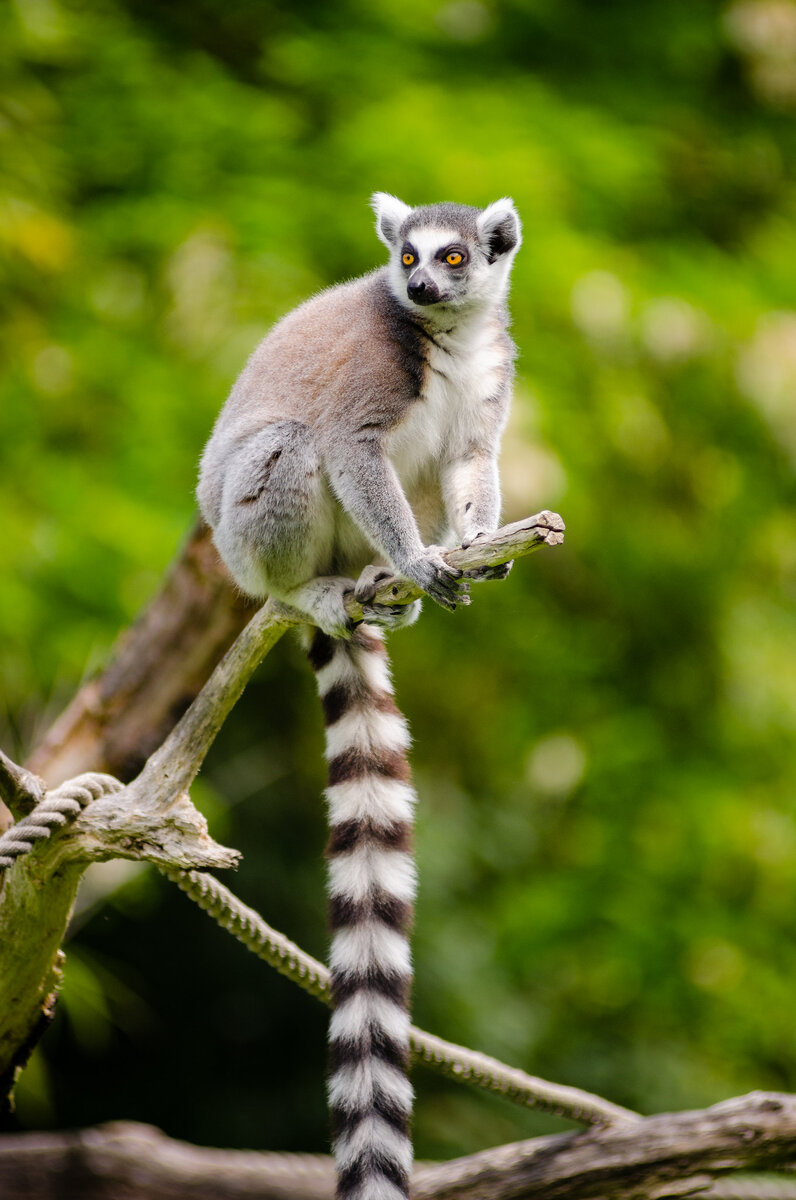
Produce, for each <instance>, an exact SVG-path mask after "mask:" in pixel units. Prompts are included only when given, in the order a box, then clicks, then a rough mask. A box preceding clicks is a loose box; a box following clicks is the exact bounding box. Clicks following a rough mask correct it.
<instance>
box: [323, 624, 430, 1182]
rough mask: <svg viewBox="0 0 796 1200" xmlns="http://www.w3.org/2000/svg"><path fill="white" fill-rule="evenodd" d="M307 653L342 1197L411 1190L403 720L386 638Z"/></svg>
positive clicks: (411, 870)
mask: <svg viewBox="0 0 796 1200" xmlns="http://www.w3.org/2000/svg"><path fill="white" fill-rule="evenodd" d="M310 661H311V662H312V665H313V667H314V668H315V672H316V675H317V678H318V690H319V692H320V695H321V700H322V702H323V709H324V715H325V718H326V758H327V761H328V764H329V786H328V789H327V791H326V799H327V803H328V807H329V825H330V838H329V847H328V857H329V908H330V923H331V928H332V947H331V957H330V967H331V973H332V996H333V1005H334V1012H333V1013H332V1019H331V1024H330V1028H329V1047H330V1076H329V1103H330V1107H331V1112H332V1122H333V1127H334V1132H335V1145H334V1151H335V1159H336V1162H337V1174H338V1183H337V1196H338V1200H405V1198H406V1197H407V1196H408V1195H409V1175H410V1172H411V1168H412V1143H411V1139H410V1135H409V1122H410V1119H411V1114H412V1098H413V1097H412V1088H411V1085H410V1083H409V1080H408V1078H407V1065H408V1055H409V1012H408V1005H409V991H410V986H411V980H412V966H411V959H410V952H409V929H410V926H411V922H412V905H413V901H414V897H415V867H414V860H413V857H412V825H413V816H414V805H415V793H414V790H413V788H412V786H411V783H410V774H409V764H408V761H407V749H408V745H409V732H408V729H407V725H406V721H405V720H404V718H403V716H402V715H401V713H400V712H399V711H398V709H397V708H396V706H395V702H394V701H393V698H392V684H391V680H390V672H389V664H388V661H387V655H386V651H385V649H384V643H383V641H382V639H381V637H380V635H379V633H378V632H377V631H376V630H375V629H373V628H372V627H365V626H362V625H360V626H359V628H358V629H357V630H356V632H355V633H354V635H353V637H352V639H351V641H341V640H338V639H333V638H330V637H327V636H326V634H323V633H320V632H316V634H315V636H314V638H313V642H312V646H311V648H310Z"/></svg>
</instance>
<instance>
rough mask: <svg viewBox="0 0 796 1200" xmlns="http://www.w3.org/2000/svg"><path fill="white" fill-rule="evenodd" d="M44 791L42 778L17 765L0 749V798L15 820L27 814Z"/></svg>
mask: <svg viewBox="0 0 796 1200" xmlns="http://www.w3.org/2000/svg"><path fill="white" fill-rule="evenodd" d="M46 791H47V787H46V784H45V782H44V780H43V779H39V777H38V775H34V774H33V773H32V772H31V771H26V770H25V768H24V767H20V766H17V764H16V763H15V762H12V761H11V759H10V758H9V757H8V755H6V754H4V753H3V751H2V750H0V800H2V801H3V803H4V804H6V805H7V806H8V808H9V809H10V811H11V812H12V814H13V815H14V818H15V819H16V820H17V821H18V820H19V818H20V817H24V816H27V814H28V813H29V812H31V811H32V809H34V808H35V807H36V805H37V804H38V803H39V801H40V800H43V799H44V795H45V792H46Z"/></svg>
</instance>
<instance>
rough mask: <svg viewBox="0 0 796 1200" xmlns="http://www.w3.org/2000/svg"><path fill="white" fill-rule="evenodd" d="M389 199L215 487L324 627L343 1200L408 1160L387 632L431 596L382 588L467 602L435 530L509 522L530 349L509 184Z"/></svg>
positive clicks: (284, 356)
mask: <svg viewBox="0 0 796 1200" xmlns="http://www.w3.org/2000/svg"><path fill="white" fill-rule="evenodd" d="M373 207H374V209H375V212H376V228H377V232H378V235H379V237H380V238H381V240H382V241H383V242H384V244H385V245H386V246H387V248H388V250H389V252H390V259H389V263H388V265H387V266H386V267H383V268H382V269H380V270H377V271H374V272H373V273H372V274H369V275H365V276H364V277H362V278H360V279H354V280H352V281H351V282H350V283H344V284H340V285H339V286H337V287H333V288H330V289H329V290H328V291H325V292H321V293H320V295H318V296H315V297H313V299H311V300H309V301H307V302H306V303H305V304H302V305H301V306H300V307H299V308H297V309H296V310H295V311H293V312H291V313H290V314H288V316H286V317H285V318H284V319H283V320H282V321H280V322H279V324H278V325H276V326H275V328H274V329H273V330H272V331H271V333H270V334H269V335H268V337H266V338H265V340H264V341H263V342H262V343H261V344H260V346H259V347H258V348H257V349H256V350H255V352H254V354H253V355H252V357H251V359H250V360H249V362H248V364H247V366H246V367H245V369H244V371H243V373H242V374H241V376H240V378H239V379H238V381H237V383H236V384H235V386H234V388H233V389H232V393H231V395H230V397H229V399H228V401H227V403H226V406H225V407H224V409H223V411H222V413H221V416H220V417H219V419H218V422H217V424H216V427H215V429H214V431H213V435H212V437H211V438H210V441H209V443H208V445H207V448H206V449H205V452H204V456H203V458H202V464H201V473H200V480H199V488H198V497H199V502H200V505H201V508H202V511H203V513H204V516H205V517H206V519H207V521H208V522H209V524H210V525H211V526H212V528H213V532H214V537H215V542H216V545H217V547H218V549H219V551H220V553H221V557H222V558H223V560H224V561H225V563H226V564H227V566H228V567H229V570H230V571H231V573H232V575H233V577H234V578H235V580H236V581H237V582H238V584H239V585H240V586H241V588H243V590H244V591H246V592H249V593H250V594H251V595H254V596H264V595H266V594H270V595H271V596H273V597H275V598H276V599H278V600H280V601H282V602H284V603H286V604H288V605H290V606H291V607H292V608H294V609H296V610H298V611H299V612H300V613H303V614H305V615H306V617H307V620H308V622H310V623H311V624H312V625H314V626H316V627H317V629H316V631H315V634H314V636H312V638H311V640H310V648H309V655H310V660H311V662H312V665H313V667H314V669H315V672H316V675H317V680H318V688H319V691H320V694H321V698H322V701H323V708H324V714H325V719H326V726H327V732H326V755H327V759H328V764H329V786H328V789H327V792H326V797H327V802H328V809H329V821H330V826H331V836H330V842H329V849H328V854H329V895H330V913H331V926H332V934H333V936H332V947H331V972H332V991H333V1001H334V1012H333V1015H332V1019H331V1026H330V1045H331V1076H330V1083H329V1096H330V1104H331V1108H332V1113H333V1118H334V1124H335V1126H336V1136H335V1155H336V1159H337V1167H338V1197H339V1198H340V1200H401V1198H403V1197H406V1196H407V1195H408V1181H409V1173H410V1170H411V1164H412V1147H411V1142H410V1138H409V1120H410V1116H411V1107H412V1089H411V1087H410V1085H409V1082H408V1079H407V1077H406V1068H407V1058H408V1044H409V1014H408V996H409V988H410V983H411V962H410V953H409V943H408V930H409V926H410V923H411V919H412V904H413V900H414V894H415V873H414V864H413V858H412V851H411V840H412V815H413V808H414V803H415V794H414V791H413V789H412V786H411V783H410V776H409V765H408V762H407V757H406V751H407V746H408V742H409V735H408V731H407V727H406V722H405V721H404V718H403V717H402V716H401V714H400V712H399V711H398V709H397V708H396V707H395V704H394V701H393V699H392V689H391V685H390V677H389V669H388V665H387V659H386V654H385V651H384V644H383V640H382V637H381V634H380V632H379V631H378V629H377V628H375V626H379V625H381V626H384V627H386V628H388V629H390V628H397V627H399V626H400V625H404V624H408V623H410V622H411V621H412V620H414V619H416V617H417V613H418V609H419V602H416V603H415V604H412V605H407V606H404V607H403V608H399V607H391V606H383V605H377V604H375V603H373V597H374V594H375V591H376V587H377V584H378V581H379V577H380V576H383V575H384V574H386V573H388V572H387V571H386V568H385V564H387V565H389V566H390V567H392V568H393V569H394V570H395V571H397V572H399V573H400V574H401V575H404V576H406V577H408V578H409V579H412V580H414V581H415V582H416V583H417V584H419V586H420V587H421V588H422V590H423V591H424V592H426V593H427V594H428V595H429V596H431V597H432V599H434V600H435V601H437V603H438V604H441V605H442V606H443V607H445V608H450V609H452V608H455V607H456V605H457V603H459V602H464V603H466V602H467V601H468V596H467V587H468V581H467V579H465V578H462V573H461V572H460V571H456V570H453V569H452V568H450V567H448V566H447V564H446V563H445V561H444V559H443V558H442V557H441V554H440V547H439V545H438V543H443V544H447V545H455V544H456V542H457V541H458V542H461V543H462V545H465V546H466V545H469V544H470V543H471V542H472V541H473V540H474V539H475V538H477V537H478V536H479V535H480V534H484V533H488V532H491V531H493V530H494V529H495V528H497V522H498V516H499V509H500V495H499V485H498V474H497V453H498V444H499V440H500V435H501V432H502V430H503V426H504V424H505V421H506V417H507V413H508V407H509V401H510V390H511V378H512V373H513V360H514V346H513V343H512V342H511V339H510V338H509V336H508V334H507V332H506V326H507V320H508V316H507V311H506V294H507V291H508V283H509V273H510V270H511V265H512V261H513V259H514V255H515V253H516V251H517V249H518V247H519V244H520V222H519V218H518V216H517V213H516V211H515V209H514V205H513V204H512V202H511V201H510V200H498V201H497V202H496V203H494V204H490V205H489V207H488V208H485V209H483V210H479V209H476V208H469V207H465V206H463V205H458V204H435V205H431V206H429V207H424V208H415V209H412V208H409V207H408V206H407V205H406V204H403V203H402V202H401V201H400V200H397V199H396V198H395V197H394V196H388V195H385V194H384V193H381V192H379V193H377V194H376V195H375V196H374V197H373ZM374 560H375V561H376V563H377V564H381V565H372V564H373V563H374ZM506 573H507V568H505V567H503V568H497V569H495V570H492V571H484V572H481V573H480V575H479V577H486V576H489V577H497V578H502V577H503V576H504V575H505V574H506ZM472 574H473V573H471V576H472ZM356 576H358V580H357V582H356V583H355V582H354V578H355V577H356ZM351 590H353V591H354V594H355V596H356V598H357V600H359V601H360V602H361V603H362V604H363V607H364V610H365V621H364V624H361V625H359V626H357V627H354V626H353V625H352V622H351V621H350V620H349V618H348V616H347V615H346V611H345V607H344V597H345V594H346V592H348V591H351Z"/></svg>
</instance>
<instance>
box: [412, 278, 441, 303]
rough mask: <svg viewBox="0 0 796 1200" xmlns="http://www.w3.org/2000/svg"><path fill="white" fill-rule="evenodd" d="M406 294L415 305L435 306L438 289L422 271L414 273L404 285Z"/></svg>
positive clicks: (437, 298)
mask: <svg viewBox="0 0 796 1200" xmlns="http://www.w3.org/2000/svg"><path fill="white" fill-rule="evenodd" d="M406 294H407V295H408V297H409V299H410V300H414V302H415V304H436V303H437V301H438V300H439V288H438V287H437V285H436V284H435V283H434V281H433V280H432V279H430V278H429V276H428V275H426V274H425V272H424V271H416V272H415V274H414V275H413V276H412V278H411V279H410V280H409V282H408V283H407V285H406Z"/></svg>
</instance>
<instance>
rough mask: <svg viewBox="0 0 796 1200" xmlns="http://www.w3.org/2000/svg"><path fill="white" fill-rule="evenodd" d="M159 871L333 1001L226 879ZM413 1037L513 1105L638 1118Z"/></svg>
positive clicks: (256, 949) (421, 1035) (429, 1058)
mask: <svg viewBox="0 0 796 1200" xmlns="http://www.w3.org/2000/svg"><path fill="white" fill-rule="evenodd" d="M160 870H161V872H162V873H163V874H164V875H165V876H166V877H167V878H168V879H170V880H171V881H172V882H173V883H176V884H177V886H178V887H179V888H181V889H182V891H184V892H185V893H186V895H188V896H190V898H191V899H192V900H193V901H195V903H196V904H198V905H199V907H200V908H202V909H204V911H205V912H206V913H208V914H209V915H210V916H211V917H213V919H214V920H215V921H217V922H218V924H219V925H220V926H221V927H222V929H226V930H227V932H228V933H231V934H232V935H233V937H236V938H237V939H238V941H240V942H242V943H243V945H244V946H246V948H247V949H248V950H251V951H252V953H253V954H256V955H257V957H258V958H262V959H263V960H264V961H265V962H267V963H269V964H270V965H271V966H272V967H275V968H276V970H277V971H279V973H280V974H281V975H285V976H287V978H288V979H292V980H293V981H294V983H298V984H299V985H300V986H301V987H303V988H304V989H305V990H306V991H308V992H310V993H311V994H312V995H313V996H317V997H318V998H319V999H320V1000H323V1001H324V1003H326V1004H329V1003H331V995H330V989H329V972H328V970H327V969H326V967H325V966H324V965H323V963H319V962H318V961H317V959H314V958H312V957H311V955H309V954H307V953H306V951H304V950H302V949H301V948H300V947H299V946H297V945H296V944H295V942H291V941H290V940H289V939H288V938H286V937H285V936H284V934H281V933H278V932H277V930H275V929H272V928H271V926H270V925H268V924H267V923H266V922H265V921H264V920H263V918H262V917H261V916H260V914H259V913H257V912H255V911H254V909H253V908H249V907H248V906H247V905H245V904H243V903H242V902H241V901H240V900H239V899H238V898H237V896H235V895H234V894H233V893H232V892H231V891H230V890H229V888H226V887H225V886H224V884H223V883H219V881H218V880H217V879H216V878H215V877H214V876H212V875H208V874H205V873H204V872H199V871H181V870H179V869H177V868H170V867H161V868H160ZM409 1036H410V1042H411V1046H412V1050H413V1051H414V1053H415V1057H416V1058H418V1059H420V1060H422V1061H423V1062H425V1063H427V1064H428V1065H429V1066H430V1067H434V1068H435V1069H436V1070H438V1071H441V1072H442V1074H444V1075H447V1076H448V1077H449V1078H450V1079H456V1080H459V1081H462V1082H466V1083H472V1084H475V1085H476V1086H477V1087H481V1088H485V1089H486V1090H487V1091H490V1092H497V1093H499V1094H500V1095H502V1096H505V1097H506V1099H508V1100H513V1101H514V1102H515V1104H521V1105H523V1106H524V1107H526V1108H535V1109H540V1110H541V1111H543V1112H550V1113H555V1114H556V1115H557V1116H560V1117H566V1118H567V1119H569V1120H571V1121H577V1122H578V1123H580V1124H583V1125H606V1124H616V1123H617V1122H619V1121H635V1120H638V1116H637V1114H636V1113H633V1112H631V1111H630V1110H629V1109H627V1108H622V1107H620V1106H619V1105H618V1104H612V1103H611V1102H610V1101H609V1100H603V1098H602V1097H601V1096H595V1095H593V1094H592V1093H591V1092H584V1091H581V1089H580V1088H573V1087H566V1086H565V1085H564V1084H558V1083H549V1082H548V1081H547V1080H546V1079H538V1078H537V1077H536V1076H535V1075H527V1074H526V1073H525V1072H524V1071H520V1070H519V1069H518V1068H516V1067H508V1066H506V1064H505V1063H502V1062H499V1061H498V1060H497V1059H495V1058H490V1057H489V1056H488V1055H486V1054H480V1053H479V1052H478V1051H475V1050H469V1049H467V1048H466V1047H464V1046H457V1045H455V1044H454V1043H452V1042H446V1041H444V1040H443V1039H442V1038H438V1037H435V1036H434V1034H431V1033H425V1032H424V1031H423V1030H422V1029H417V1028H416V1027H415V1026H412V1028H411V1030H410V1035H409Z"/></svg>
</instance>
